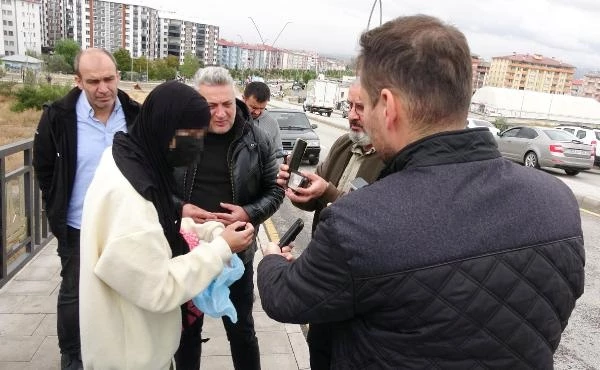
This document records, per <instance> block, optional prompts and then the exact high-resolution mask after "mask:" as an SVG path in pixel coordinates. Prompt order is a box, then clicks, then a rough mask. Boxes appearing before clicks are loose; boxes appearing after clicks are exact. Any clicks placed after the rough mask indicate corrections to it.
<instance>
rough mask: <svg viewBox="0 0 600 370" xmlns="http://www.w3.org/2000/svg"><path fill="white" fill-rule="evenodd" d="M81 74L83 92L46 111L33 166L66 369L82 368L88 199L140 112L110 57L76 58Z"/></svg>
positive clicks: (99, 52) (97, 53) (87, 54)
mask: <svg viewBox="0 0 600 370" xmlns="http://www.w3.org/2000/svg"><path fill="white" fill-rule="evenodd" d="M75 73H76V76H75V82H76V83H77V87H75V88H73V89H72V90H71V91H70V92H69V93H68V94H67V95H66V96H65V97H64V98H62V99H60V100H58V101H56V102H54V103H52V104H50V105H49V106H47V107H45V109H44V113H43V114H42V118H41V119H40V122H39V125H38V128H37V131H36V134H35V138H34V142H33V166H34V169H35V174H36V176H37V179H38V181H39V184H40V189H41V191H42V198H43V200H44V204H45V209H46V214H47V216H48V221H49V223H50V230H51V231H52V233H53V234H54V236H55V237H56V239H57V240H58V255H59V256H60V259H61V266H62V269H61V277H62V281H61V285H60V291H59V293H58V306H57V315H56V321H57V334H58V344H59V347H60V351H61V354H62V355H61V367H62V368H63V369H78V368H80V367H81V354H80V340H79V249H80V248H79V229H80V228H81V212H82V207H83V199H84V197H85V193H86V191H87V188H88V186H89V184H90V182H91V180H92V177H93V176H94V172H95V170H96V166H97V165H98V162H99V161H100V157H101V155H102V152H104V149H105V148H106V147H108V146H110V145H112V138H113V136H114V134H115V133H116V132H117V131H126V130H127V127H128V126H130V125H131V124H132V123H133V121H134V119H135V117H136V116H137V114H138V112H139V104H138V103H137V102H135V101H133V100H131V98H129V96H128V95H127V94H125V93H124V92H123V91H121V90H118V89H117V85H118V83H119V74H118V71H117V65H116V62H115V60H114V58H113V56H112V55H111V54H110V53H109V52H107V51H105V50H103V49H94V48H91V49H86V50H85V51H82V52H81V53H80V54H78V55H77V57H76V59H75ZM82 92H83V93H82Z"/></svg>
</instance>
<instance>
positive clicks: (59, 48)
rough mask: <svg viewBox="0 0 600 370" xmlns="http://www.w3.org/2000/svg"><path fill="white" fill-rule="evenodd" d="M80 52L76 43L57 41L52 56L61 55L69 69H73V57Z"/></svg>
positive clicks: (64, 40)
mask: <svg viewBox="0 0 600 370" xmlns="http://www.w3.org/2000/svg"><path fill="white" fill-rule="evenodd" d="M80 50H81V48H80V47H79V44H78V43H77V42H75V41H73V40H67V39H62V40H58V41H57V42H56V45H55V46H54V54H58V55H62V56H63V57H64V58H65V61H66V62H67V63H69V65H70V66H71V68H73V66H74V63H75V57H76V56H77V53H79V51H80Z"/></svg>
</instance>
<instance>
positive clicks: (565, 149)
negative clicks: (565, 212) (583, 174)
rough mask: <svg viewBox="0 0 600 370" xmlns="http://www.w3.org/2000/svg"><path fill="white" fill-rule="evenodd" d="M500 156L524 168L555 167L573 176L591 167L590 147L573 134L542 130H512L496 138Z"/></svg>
mask: <svg viewBox="0 0 600 370" xmlns="http://www.w3.org/2000/svg"><path fill="white" fill-rule="evenodd" d="M496 142H497V143H498V149H499V150H500V153H502V156H503V157H505V158H507V159H510V160H512V161H515V162H518V163H522V164H524V165H525V166H527V167H534V168H540V167H554V168H561V169H563V170H565V172H566V173H567V175H570V176H575V175H577V174H578V173H579V171H583V170H589V169H590V168H592V166H593V164H594V153H593V152H592V146H591V145H588V144H584V143H583V142H582V141H581V140H579V139H578V138H577V137H576V136H574V135H573V134H571V133H569V132H566V131H561V130H556V129H552V128H545V127H523V126H521V127H513V128H510V129H508V130H506V131H503V132H501V133H499V134H498V136H497V137H496Z"/></svg>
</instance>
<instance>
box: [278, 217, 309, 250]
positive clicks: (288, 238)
mask: <svg viewBox="0 0 600 370" xmlns="http://www.w3.org/2000/svg"><path fill="white" fill-rule="evenodd" d="M303 227H304V221H302V219H301V218H299V219H297V220H296V221H294V223H293V224H292V226H290V228H289V229H288V231H286V232H285V234H283V236H282V237H281V239H279V242H277V245H278V246H279V248H283V247H285V246H286V245H289V244H290V243H291V242H293V241H294V240H296V237H297V236H298V234H300V231H302V228H303Z"/></svg>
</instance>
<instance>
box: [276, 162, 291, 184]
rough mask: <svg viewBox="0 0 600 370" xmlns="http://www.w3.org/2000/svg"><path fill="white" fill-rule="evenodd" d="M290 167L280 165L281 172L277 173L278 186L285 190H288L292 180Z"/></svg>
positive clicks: (283, 164)
mask: <svg viewBox="0 0 600 370" xmlns="http://www.w3.org/2000/svg"><path fill="white" fill-rule="evenodd" d="M289 171H290V166H288V165H287V164H285V163H282V164H280V165H279V172H278V173H277V180H276V181H277V185H279V186H281V187H282V188H284V189H287V183H288V180H289V178H290V172H289Z"/></svg>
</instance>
